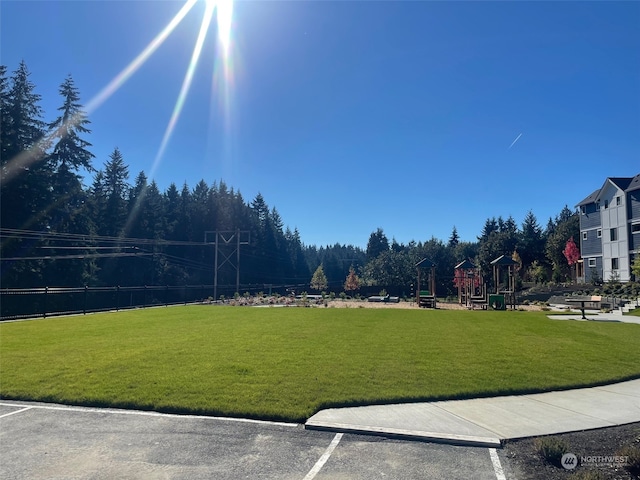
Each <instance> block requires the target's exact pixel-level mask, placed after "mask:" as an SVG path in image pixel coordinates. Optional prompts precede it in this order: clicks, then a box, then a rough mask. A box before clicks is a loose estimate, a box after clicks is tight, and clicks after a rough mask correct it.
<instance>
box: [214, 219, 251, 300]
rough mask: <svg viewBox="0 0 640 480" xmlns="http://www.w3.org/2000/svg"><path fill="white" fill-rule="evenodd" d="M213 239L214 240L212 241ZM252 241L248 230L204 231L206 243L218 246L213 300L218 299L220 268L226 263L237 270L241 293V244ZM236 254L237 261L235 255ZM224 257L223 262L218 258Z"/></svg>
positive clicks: (238, 288) (215, 256)
mask: <svg viewBox="0 0 640 480" xmlns="http://www.w3.org/2000/svg"><path fill="white" fill-rule="evenodd" d="M211 239H213V241H211ZM250 241H251V238H250V232H249V231H248V230H242V231H241V230H240V229H237V230H226V231H218V230H214V231H208V232H205V233H204V243H209V244H213V245H214V246H215V248H216V250H215V255H214V266H213V272H214V273H213V301H214V302H215V301H216V300H217V299H218V270H220V269H221V268H222V267H223V266H225V265H226V264H229V265H231V267H232V268H234V269H235V271H236V292H238V293H240V245H249V242H250ZM234 254H235V262H234V260H233V256H234ZM220 256H221V257H222V262H219V260H218V258H219V257H220Z"/></svg>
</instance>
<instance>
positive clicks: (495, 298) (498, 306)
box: [489, 295, 507, 310]
mask: <svg viewBox="0 0 640 480" xmlns="http://www.w3.org/2000/svg"><path fill="white" fill-rule="evenodd" d="M489 306H490V307H491V309H492V310H506V309H507V306H506V305H505V304H504V295H489Z"/></svg>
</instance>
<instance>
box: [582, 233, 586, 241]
mask: <svg viewBox="0 0 640 480" xmlns="http://www.w3.org/2000/svg"><path fill="white" fill-rule="evenodd" d="M586 239H587V232H582V240H586Z"/></svg>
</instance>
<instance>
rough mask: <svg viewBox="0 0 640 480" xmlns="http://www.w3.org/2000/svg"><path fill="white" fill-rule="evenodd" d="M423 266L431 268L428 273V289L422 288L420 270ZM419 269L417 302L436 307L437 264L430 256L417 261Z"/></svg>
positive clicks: (421, 305)
mask: <svg viewBox="0 0 640 480" xmlns="http://www.w3.org/2000/svg"><path fill="white" fill-rule="evenodd" d="M423 268H429V273H428V274H427V279H426V280H427V281H426V284H427V285H426V286H427V290H421V284H420V276H421V275H420V272H421V270H422V269H423ZM416 269H417V270H418V288H417V289H416V302H417V304H418V306H419V307H423V308H436V264H435V263H433V262H432V261H431V260H429V259H428V258H423V259H422V260H420V261H419V262H418V263H416Z"/></svg>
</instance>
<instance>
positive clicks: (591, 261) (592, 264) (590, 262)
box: [589, 258, 596, 268]
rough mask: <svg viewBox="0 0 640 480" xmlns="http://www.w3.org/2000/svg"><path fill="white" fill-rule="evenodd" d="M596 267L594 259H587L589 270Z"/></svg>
mask: <svg viewBox="0 0 640 480" xmlns="http://www.w3.org/2000/svg"><path fill="white" fill-rule="evenodd" d="M595 266H596V259H595V258H590V259H589V268H595Z"/></svg>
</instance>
